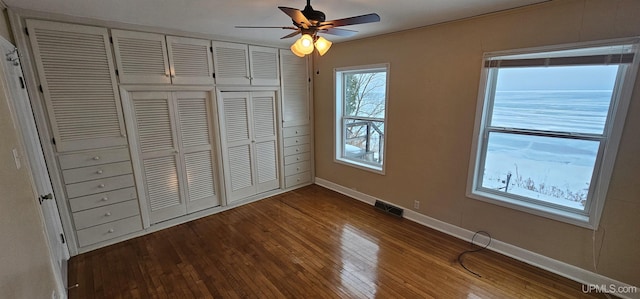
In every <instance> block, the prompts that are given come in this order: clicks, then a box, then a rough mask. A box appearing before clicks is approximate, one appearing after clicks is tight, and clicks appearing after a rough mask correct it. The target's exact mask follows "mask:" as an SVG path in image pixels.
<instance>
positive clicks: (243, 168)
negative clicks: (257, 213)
mask: <svg viewBox="0 0 640 299" xmlns="http://www.w3.org/2000/svg"><path fill="white" fill-rule="evenodd" d="M275 100H276V99H275V93H274V92H220V93H219V96H218V110H219V113H220V116H219V121H220V128H221V129H220V131H221V141H222V157H223V164H224V174H225V190H226V194H227V201H228V202H229V203H232V202H234V201H237V200H240V199H242V198H245V197H248V196H251V195H254V194H258V193H262V192H265V191H269V190H274V189H278V188H279V187H280V180H279V176H278V164H279V163H278V141H277V132H276V130H277V127H276V109H275V107H276V102H275Z"/></svg>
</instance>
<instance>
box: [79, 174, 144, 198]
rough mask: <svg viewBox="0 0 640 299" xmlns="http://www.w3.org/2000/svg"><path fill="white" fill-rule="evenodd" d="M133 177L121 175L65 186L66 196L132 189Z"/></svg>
mask: <svg viewBox="0 0 640 299" xmlns="http://www.w3.org/2000/svg"><path fill="white" fill-rule="evenodd" d="M132 186H134V184H133V175H130V174H128V175H121V176H116V177H112V178H105V179H100V180H95V181H88V182H82V183H76V184H70V185H67V195H68V196H69V198H74V197H78V196H83V195H89V194H95V193H102V192H106V191H111V190H116V189H122V188H127V187H132Z"/></svg>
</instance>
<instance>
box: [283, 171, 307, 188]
mask: <svg viewBox="0 0 640 299" xmlns="http://www.w3.org/2000/svg"><path fill="white" fill-rule="evenodd" d="M310 182H311V172H310V171H307V172H303V173H299V174H295V175H290V176H287V177H285V178H284V187H285V188H289V187H292V186H295V185H300V184H305V183H310Z"/></svg>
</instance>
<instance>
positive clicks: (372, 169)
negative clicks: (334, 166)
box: [334, 158, 384, 175]
mask: <svg viewBox="0 0 640 299" xmlns="http://www.w3.org/2000/svg"><path fill="white" fill-rule="evenodd" d="M334 161H335V162H338V163H340V164H344V165H347V166H352V167H355V168H359V169H362V170H366V171H369V172H373V173H377V174H381V175H384V165H383V166H374V165H371V164H367V163H362V162H358V161H354V160H350V159H346V158H336V159H335V160H334Z"/></svg>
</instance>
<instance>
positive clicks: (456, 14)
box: [4, 0, 548, 46]
mask: <svg viewBox="0 0 640 299" xmlns="http://www.w3.org/2000/svg"><path fill="white" fill-rule="evenodd" d="M546 1H548V0H400V1H392V0H312V1H311V5H312V6H313V8H314V9H315V10H320V11H323V12H324V13H325V14H326V16H327V20H334V19H341V18H346V17H351V16H355V15H362V14H368V13H377V14H379V15H380V18H381V21H380V22H379V23H371V24H361V25H354V26H346V27H341V28H344V29H350V30H356V31H358V32H359V33H358V34H357V35H355V36H353V37H350V38H345V37H337V36H333V35H325V37H326V38H327V39H329V40H331V41H334V42H341V41H346V40H351V39H358V38H363V37H367V36H374V35H379V34H384V33H389V32H395V31H401V30H406V29H411V28H416V27H421V26H426V25H432V24H437V23H441V22H446V21H452V20H457V19H462V18H467V17H472V16H477V15H481V14H486V13H490V12H496V11H501V10H506V9H511V8H515V7H521V6H526V5H529V4H534V3H540V2H546ZM4 2H5V3H6V4H7V6H8V7H17V8H24V9H29V10H36V11H41V12H49V13H55V14H66V15H72V16H78V17H88V18H94V19H100V20H106V21H116V22H122V23H132V24H137V25H145V26H154V27H161V28H167V29H175V30H181V31H188V32H197V33H204V34H209V35H214V36H218V37H221V38H224V39H228V40H245V41H254V42H256V43H264V44H272V45H282V46H285V45H288V44H290V43H291V42H293V39H289V40H285V41H281V40H280V37H282V36H284V35H286V34H288V33H290V32H291V31H289V30H282V29H237V28H234V26H236V25H248V26H291V25H292V23H291V19H290V18H289V17H288V16H287V15H285V14H284V13H282V12H281V11H280V10H279V9H278V8H277V7H278V6H286V7H293V8H298V9H303V8H304V6H305V4H306V1H305V0H226V1H224V0H4Z"/></svg>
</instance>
